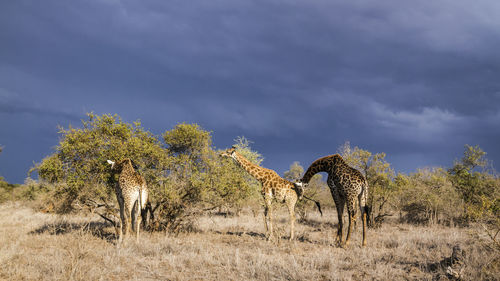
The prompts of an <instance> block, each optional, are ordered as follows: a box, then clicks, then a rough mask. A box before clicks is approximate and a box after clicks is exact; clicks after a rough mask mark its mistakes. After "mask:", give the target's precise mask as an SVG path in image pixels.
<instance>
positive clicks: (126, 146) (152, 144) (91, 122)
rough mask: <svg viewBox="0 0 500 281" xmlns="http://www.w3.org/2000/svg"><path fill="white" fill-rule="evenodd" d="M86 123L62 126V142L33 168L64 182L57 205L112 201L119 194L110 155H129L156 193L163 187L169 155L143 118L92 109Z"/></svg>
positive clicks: (66, 206)
mask: <svg viewBox="0 0 500 281" xmlns="http://www.w3.org/2000/svg"><path fill="white" fill-rule="evenodd" d="M87 116H88V120H87V121H83V120H82V128H73V127H71V126H70V127H69V128H68V129H64V128H62V127H61V128H60V131H59V133H60V134H61V138H60V142H59V145H58V146H57V147H56V149H55V150H56V151H55V153H54V154H52V155H50V156H48V157H46V158H44V159H43V160H42V162H41V163H39V164H37V165H35V167H33V168H32V169H31V171H30V172H33V171H37V172H38V176H39V178H40V179H41V180H44V181H48V182H59V183H63V184H60V185H57V186H56V190H55V197H54V199H55V200H54V202H53V203H54V204H56V205H58V206H56V209H57V211H59V212H68V211H71V210H72V209H74V207H75V206H80V207H82V206H87V207H96V206H101V205H103V204H104V205H105V206H107V207H111V206H113V205H114V204H113V203H111V202H115V200H116V198H115V195H114V187H113V185H114V182H115V181H116V179H113V178H111V170H110V167H109V165H108V164H107V163H106V160H107V159H111V160H114V161H117V160H120V159H124V158H130V159H133V162H134V164H135V165H136V166H137V168H138V170H139V171H140V172H141V173H142V174H143V175H144V177H145V178H146V181H147V182H148V187H149V188H150V190H152V191H153V192H152V194H153V196H152V200H155V199H157V198H155V196H154V194H156V192H154V191H156V190H158V189H160V186H161V185H160V183H161V182H162V180H163V179H164V173H163V172H164V170H165V168H166V167H168V165H169V163H170V159H169V158H168V157H167V155H168V154H167V153H166V150H165V149H164V148H163V147H162V145H161V143H160V142H159V140H158V139H157V138H156V137H155V136H154V135H152V134H151V133H149V132H147V131H146V130H144V129H143V128H142V127H141V124H140V122H139V121H136V122H134V123H133V124H128V123H125V122H123V121H122V120H121V118H120V117H119V116H117V115H109V114H104V115H101V116H99V115H95V114H94V113H88V114H87Z"/></svg>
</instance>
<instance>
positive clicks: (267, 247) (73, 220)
mask: <svg viewBox="0 0 500 281" xmlns="http://www.w3.org/2000/svg"><path fill="white" fill-rule="evenodd" d="M335 217H336V214H335V212H333V211H328V212H326V215H325V216H324V217H319V216H317V215H310V218H309V220H307V221H305V222H301V223H298V224H297V227H296V228H297V233H296V234H297V237H298V239H297V241H294V242H289V241H287V240H286V238H287V236H288V218H287V215H286V213H285V212H280V213H279V214H278V215H277V218H276V219H275V222H276V225H277V232H278V234H280V235H281V236H282V238H283V239H279V240H278V241H277V242H275V243H269V242H267V241H265V239H264V237H263V233H264V226H263V218H262V213H260V214H258V216H257V217H254V216H253V215H252V214H251V213H244V214H243V215H241V216H239V217H227V218H226V217H223V216H211V217H209V216H206V217H202V218H200V219H199V220H198V221H197V224H196V226H197V229H199V231H197V232H191V233H183V234H179V235H177V236H173V235H168V234H165V233H142V236H141V240H140V244H138V243H136V242H135V239H132V238H130V239H128V240H127V241H126V242H125V243H124V244H123V245H122V246H121V247H116V245H115V235H114V229H112V228H111V227H109V225H106V224H104V223H103V222H102V221H101V220H99V219H97V218H94V217H85V216H67V217H58V216H55V215H49V214H42V213H36V212H34V211H33V210H32V209H30V208H27V207H25V206H23V205H22V204H21V203H7V204H3V205H0V279H7V280H34V279H36V280H158V279H159V280H249V279H258V280H282V279H286V280H415V279H418V280H432V279H435V280H436V279H438V280H439V279H440V278H445V276H446V269H443V267H442V266H441V264H442V263H441V264H440V262H441V261H443V260H444V259H445V258H447V257H449V256H450V255H451V249H452V247H453V246H454V245H460V246H461V247H462V248H463V249H464V250H465V251H466V253H467V256H466V261H465V262H466V263H465V268H464V279H465V280H478V279H489V280H492V279H498V277H499V276H500V275H499V271H498V264H497V265H496V266H497V267H496V268H495V267H493V265H491V264H490V265H488V262H489V261H492V259H493V258H494V257H492V252H488V251H487V250H486V249H487V248H485V247H483V245H482V244H481V243H480V242H479V241H477V240H475V239H473V238H472V237H473V236H471V235H470V233H469V232H474V230H473V229H467V228H466V229H463V228H446V227H438V226H436V227H416V226H411V225H398V224H392V225H384V226H383V227H382V228H379V229H375V230H370V231H369V236H368V246H367V247H366V248H361V247H360V246H359V245H360V238H361V233H360V232H361V231H360V230H359V229H358V230H357V232H355V233H354V241H352V242H353V243H352V244H351V246H350V247H349V248H348V249H342V248H337V247H335V246H333V244H334V236H335V233H336V226H335V224H334V222H335V219H334V218H335ZM358 228H359V226H358ZM494 254H498V253H494ZM444 280H447V279H444Z"/></svg>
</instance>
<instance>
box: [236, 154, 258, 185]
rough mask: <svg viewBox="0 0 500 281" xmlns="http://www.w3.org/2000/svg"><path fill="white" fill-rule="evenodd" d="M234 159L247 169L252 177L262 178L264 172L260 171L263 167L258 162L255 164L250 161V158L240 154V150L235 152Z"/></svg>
mask: <svg viewBox="0 0 500 281" xmlns="http://www.w3.org/2000/svg"><path fill="white" fill-rule="evenodd" d="M233 159H234V160H235V161H236V162H237V163H238V164H239V165H240V166H241V167H242V168H243V169H244V170H245V171H247V172H248V173H249V174H250V175H251V176H252V177H254V178H256V179H257V180H262V179H263V178H262V176H263V175H264V173H259V171H262V170H263V168H262V167H260V166H259V165H257V164H254V163H252V162H250V161H249V160H248V159H246V158H245V157H243V155H241V154H239V153H238V152H236V151H235V152H234V156H233Z"/></svg>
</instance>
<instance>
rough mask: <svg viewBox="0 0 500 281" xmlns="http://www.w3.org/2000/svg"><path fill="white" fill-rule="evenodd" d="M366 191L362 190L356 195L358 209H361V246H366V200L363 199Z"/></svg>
mask: <svg viewBox="0 0 500 281" xmlns="http://www.w3.org/2000/svg"><path fill="white" fill-rule="evenodd" d="M365 192H366V191H365V190H363V191H362V193H361V194H360V195H359V196H358V202H359V209H360V211H361V219H362V222H363V242H361V246H362V247H364V246H366V230H367V229H366V227H367V224H366V223H367V222H366V221H367V206H366V200H365V196H364V195H365V194H364V193H365Z"/></svg>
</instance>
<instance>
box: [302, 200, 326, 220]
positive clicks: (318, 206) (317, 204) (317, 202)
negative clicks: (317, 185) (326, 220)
mask: <svg viewBox="0 0 500 281" xmlns="http://www.w3.org/2000/svg"><path fill="white" fill-rule="evenodd" d="M304 198H306V199H307V200H311V201H313V202H314V203H315V204H316V207H317V208H318V211H319V213H320V214H321V216H323V211H321V204H320V203H319V201H316V200H314V199H311V198H309V197H307V196H305V195H304Z"/></svg>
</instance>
